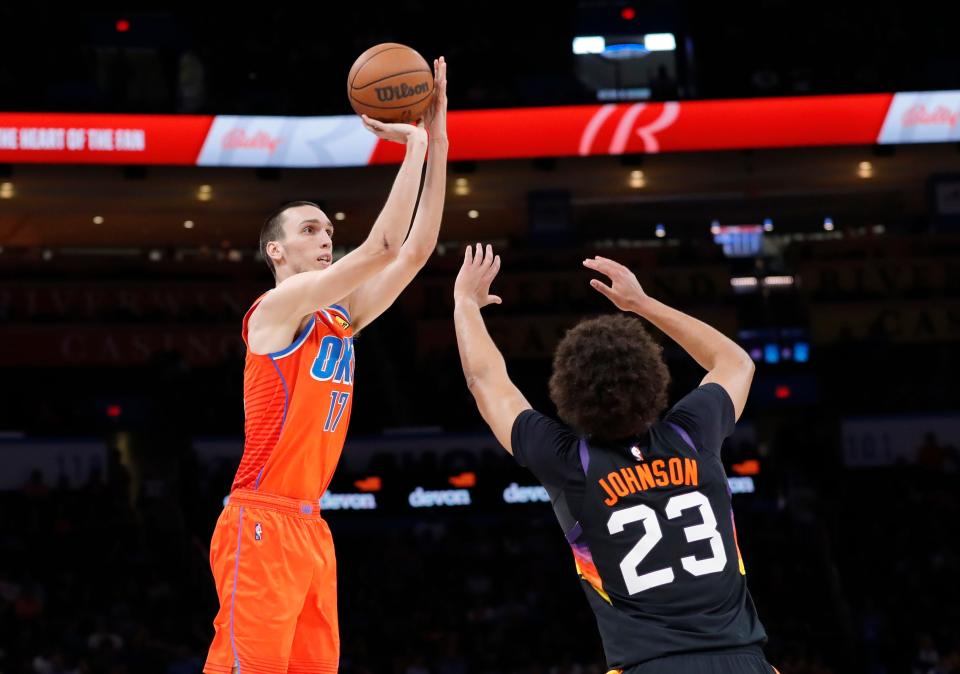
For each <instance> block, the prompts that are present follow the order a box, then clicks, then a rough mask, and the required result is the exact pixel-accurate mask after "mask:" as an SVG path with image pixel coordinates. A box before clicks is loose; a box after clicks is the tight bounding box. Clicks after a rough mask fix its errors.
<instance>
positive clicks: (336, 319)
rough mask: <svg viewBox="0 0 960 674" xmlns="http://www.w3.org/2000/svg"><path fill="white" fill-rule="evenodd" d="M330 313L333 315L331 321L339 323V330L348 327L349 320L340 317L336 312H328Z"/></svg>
mask: <svg viewBox="0 0 960 674" xmlns="http://www.w3.org/2000/svg"><path fill="white" fill-rule="evenodd" d="M330 315H331V316H333V322H334V323H336V324H337V325H339V326H340V329H341V330H346V329H347V328H349V327H350V321H348V320H346V319H345V318H341V317H340V316H337V315H336V314H330Z"/></svg>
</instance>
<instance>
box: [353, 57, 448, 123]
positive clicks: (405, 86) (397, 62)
mask: <svg viewBox="0 0 960 674" xmlns="http://www.w3.org/2000/svg"><path fill="white" fill-rule="evenodd" d="M433 87H434V83H433V72H432V71H431V70H430V66H429V65H428V64H427V62H426V60H425V59H424V58H423V57H422V56H420V54H419V53H417V51H416V50H414V49H411V48H410V47H407V46H406V45H402V44H396V43H394V42H384V43H383V44H378V45H376V46H374V47H370V49H368V50H367V51H365V52H363V53H362V54H360V56H359V58H357V60H356V61H355V62H354V64H353V67H351V68H350V74H349V75H347V97H348V98H349V99H350V105H351V106H352V107H353V109H354V111H355V112H356V113H357V114H358V115H361V114H363V115H367V116H369V117H372V118H374V119H378V120H380V121H381V122H408V123H411V124H412V123H414V122H416V121H417V120H418V119H420V117H422V116H423V111H424V110H426V108H427V106H428V105H430V101H431V100H432V97H433Z"/></svg>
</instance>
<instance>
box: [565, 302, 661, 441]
mask: <svg viewBox="0 0 960 674" xmlns="http://www.w3.org/2000/svg"><path fill="white" fill-rule="evenodd" d="M669 384H670V371H669V370H668V369H667V365H666V363H665V362H664V360H663V347H662V346H660V344H658V343H657V342H656V341H655V340H654V339H653V337H651V336H650V333H648V332H647V330H646V328H644V325H643V323H642V322H641V321H640V320H639V319H637V318H631V317H628V316H624V315H608V316H600V317H597V318H592V319H586V320H583V321H581V322H580V323H578V324H577V325H576V326H574V327H573V328H571V329H570V330H568V331H567V334H566V335H564V337H563V339H562V340H561V341H560V344H558V345H557V350H556V352H555V353H554V356H553V373H552V374H551V376H550V399H551V400H553V403H554V404H555V405H556V406H557V413H558V414H559V415H560V418H561V419H563V421H564V422H566V423H567V424H569V425H570V426H573V427H574V428H575V429H577V430H578V431H579V432H581V433H584V434H586V435H587V436H588V437H589V438H591V439H593V440H595V441H600V442H614V441H620V440H626V439H628V438H632V437H635V436H638V435H641V434H643V433H644V432H646V431H647V429H648V428H650V426H651V425H652V424H653V423H654V422H655V421H656V420H657V419H658V418H659V416H660V413H661V412H662V411H663V409H664V408H665V407H666V405H667V387H668V385H669Z"/></svg>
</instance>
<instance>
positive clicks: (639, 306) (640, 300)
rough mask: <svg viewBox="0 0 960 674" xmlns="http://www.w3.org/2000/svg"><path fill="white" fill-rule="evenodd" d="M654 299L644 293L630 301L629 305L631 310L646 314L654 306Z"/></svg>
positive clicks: (640, 314) (642, 314) (638, 313)
mask: <svg viewBox="0 0 960 674" xmlns="http://www.w3.org/2000/svg"><path fill="white" fill-rule="evenodd" d="M653 302H654V300H653V299H651V298H650V296H649V295H642V296H641V297H636V298H634V299H633V300H631V301H630V303H629V305H628V307H629V309H630V311H632V312H633V313H635V314H637V315H639V316H646V314H647V313H648V312H649V311H650V309H651V307H652V306H653V304H652V303H653Z"/></svg>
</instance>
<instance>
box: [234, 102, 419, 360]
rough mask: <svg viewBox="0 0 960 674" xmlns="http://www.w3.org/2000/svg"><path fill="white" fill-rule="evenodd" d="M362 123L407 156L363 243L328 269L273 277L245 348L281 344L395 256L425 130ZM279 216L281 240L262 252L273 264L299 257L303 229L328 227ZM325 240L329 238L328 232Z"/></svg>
mask: <svg viewBox="0 0 960 674" xmlns="http://www.w3.org/2000/svg"><path fill="white" fill-rule="evenodd" d="M363 119H364V125H365V126H366V127H367V128H368V129H369V130H370V131H371V132H372V133H374V134H376V135H377V136H378V137H380V138H383V139H385V140H390V141H393V142H397V143H404V144H406V154H405V156H404V159H403V163H402V164H401V166H400V170H399V171H398V173H397V177H396V179H395V180H394V183H393V187H392V189H391V191H390V195H389V196H388V197H387V202H386V204H385V205H384V207H383V210H382V211H381V212H380V215H379V216H378V217H377V220H376V222H374V224H373V227H372V228H371V230H370V234H369V235H368V236H367V238H366V240H365V241H364V242H363V243H362V244H360V246H358V247H357V248H356V249H354V250H353V251H351V252H350V253H348V254H347V255H345V256H343V257H342V258H341V259H339V260H338V261H337V262H335V263H332V264H330V265H329V268H319V269H318V268H315V267H313V266H305V269H303V270H301V269H296V268H295V269H290V270H288V275H287V276H286V277H285V278H281V277H280V276H279V275H278V277H277V281H278V284H277V287H276V288H275V289H273V290H271V291H270V292H269V293H267V295H266V296H265V297H264V298H263V300H262V301H261V302H260V304H259V305H258V306H257V308H256V310H255V311H254V313H253V315H252V316H251V318H250V344H251V346H252V347H254V348H255V351H256V352H260V353H265V352H267V351H269V350H272V349H273V348H274V347H279V348H283V347H284V346H286V345H287V344H288V343H289V341H288V340H289V338H290V333H291V332H293V331H295V330H296V326H297V325H298V323H299V321H300V320H301V319H302V317H303V316H305V315H307V314H309V313H311V312H313V311H315V310H317V309H319V308H321V307H324V306H327V305H329V304H332V303H333V302H336V301H337V300H339V299H341V298H343V297H345V296H346V295H348V294H349V293H350V292H352V291H353V290H354V289H355V288H356V287H357V286H359V285H360V284H361V283H363V282H364V281H366V280H368V279H370V278H371V277H372V276H373V275H374V274H376V273H377V272H379V271H381V270H382V269H383V268H384V267H386V266H387V265H388V264H389V263H390V262H391V261H392V260H395V259H396V258H397V256H398V255H399V252H400V246H401V245H402V243H403V240H404V238H405V237H406V235H407V230H408V229H409V226H410V220H411V218H412V216H413V209H414V207H415V206H416V201H417V192H418V191H419V188H420V176H421V172H422V169H423V162H424V158H425V156H426V152H427V132H426V130H425V129H424V128H422V127H417V126H413V125H411V124H384V123H382V122H378V121H376V120H373V119H370V118H368V117H364V118H363ZM315 210H316V209H315ZM294 215H296V214H294ZM321 215H322V214H321ZM284 217H285V220H284V221H283V222H282V223H281V225H282V227H283V231H282V232H280V234H281V236H279V237H277V239H276V240H272V241H269V242H267V243H266V244H265V245H264V254H265V255H267V256H269V257H270V258H271V260H272V261H273V262H274V264H275V265H277V264H279V263H280V262H282V261H284V259H285V256H287V257H292V256H294V255H295V254H301V253H302V250H301V249H299V248H297V249H295V248H294V246H300V240H301V238H302V236H301V235H302V234H304V232H308V231H310V230H304V229H303V228H304V227H308V226H312V227H313V228H314V229H316V230H322V229H324V228H325V227H326V226H327V225H329V222H323V221H319V220H317V219H316V218H314V219H313V220H306V221H303V222H295V221H292V220H291V218H290V217H289V212H288V214H287V215H285V216H284ZM324 217H325V216H324ZM326 236H327V239H328V240H329V233H328V234H327V235H326ZM296 237H301V238H296ZM329 248H330V246H329V245H324V244H323V243H320V244H318V245H316V246H315V250H314V249H310V250H312V251H313V252H311V253H310V254H314V253H315V258H310V259H306V260H302V261H301V263H303V264H304V265H306V264H307V263H310V264H311V265H312V264H315V263H316V262H317V260H319V259H320V258H321V257H322V256H323V255H327V256H328V258H329V255H330V251H329ZM329 259H331V260H332V258H329ZM287 266H288V267H289V266H291V265H287ZM285 340H286V341H285ZM254 345H256V346H254Z"/></svg>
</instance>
